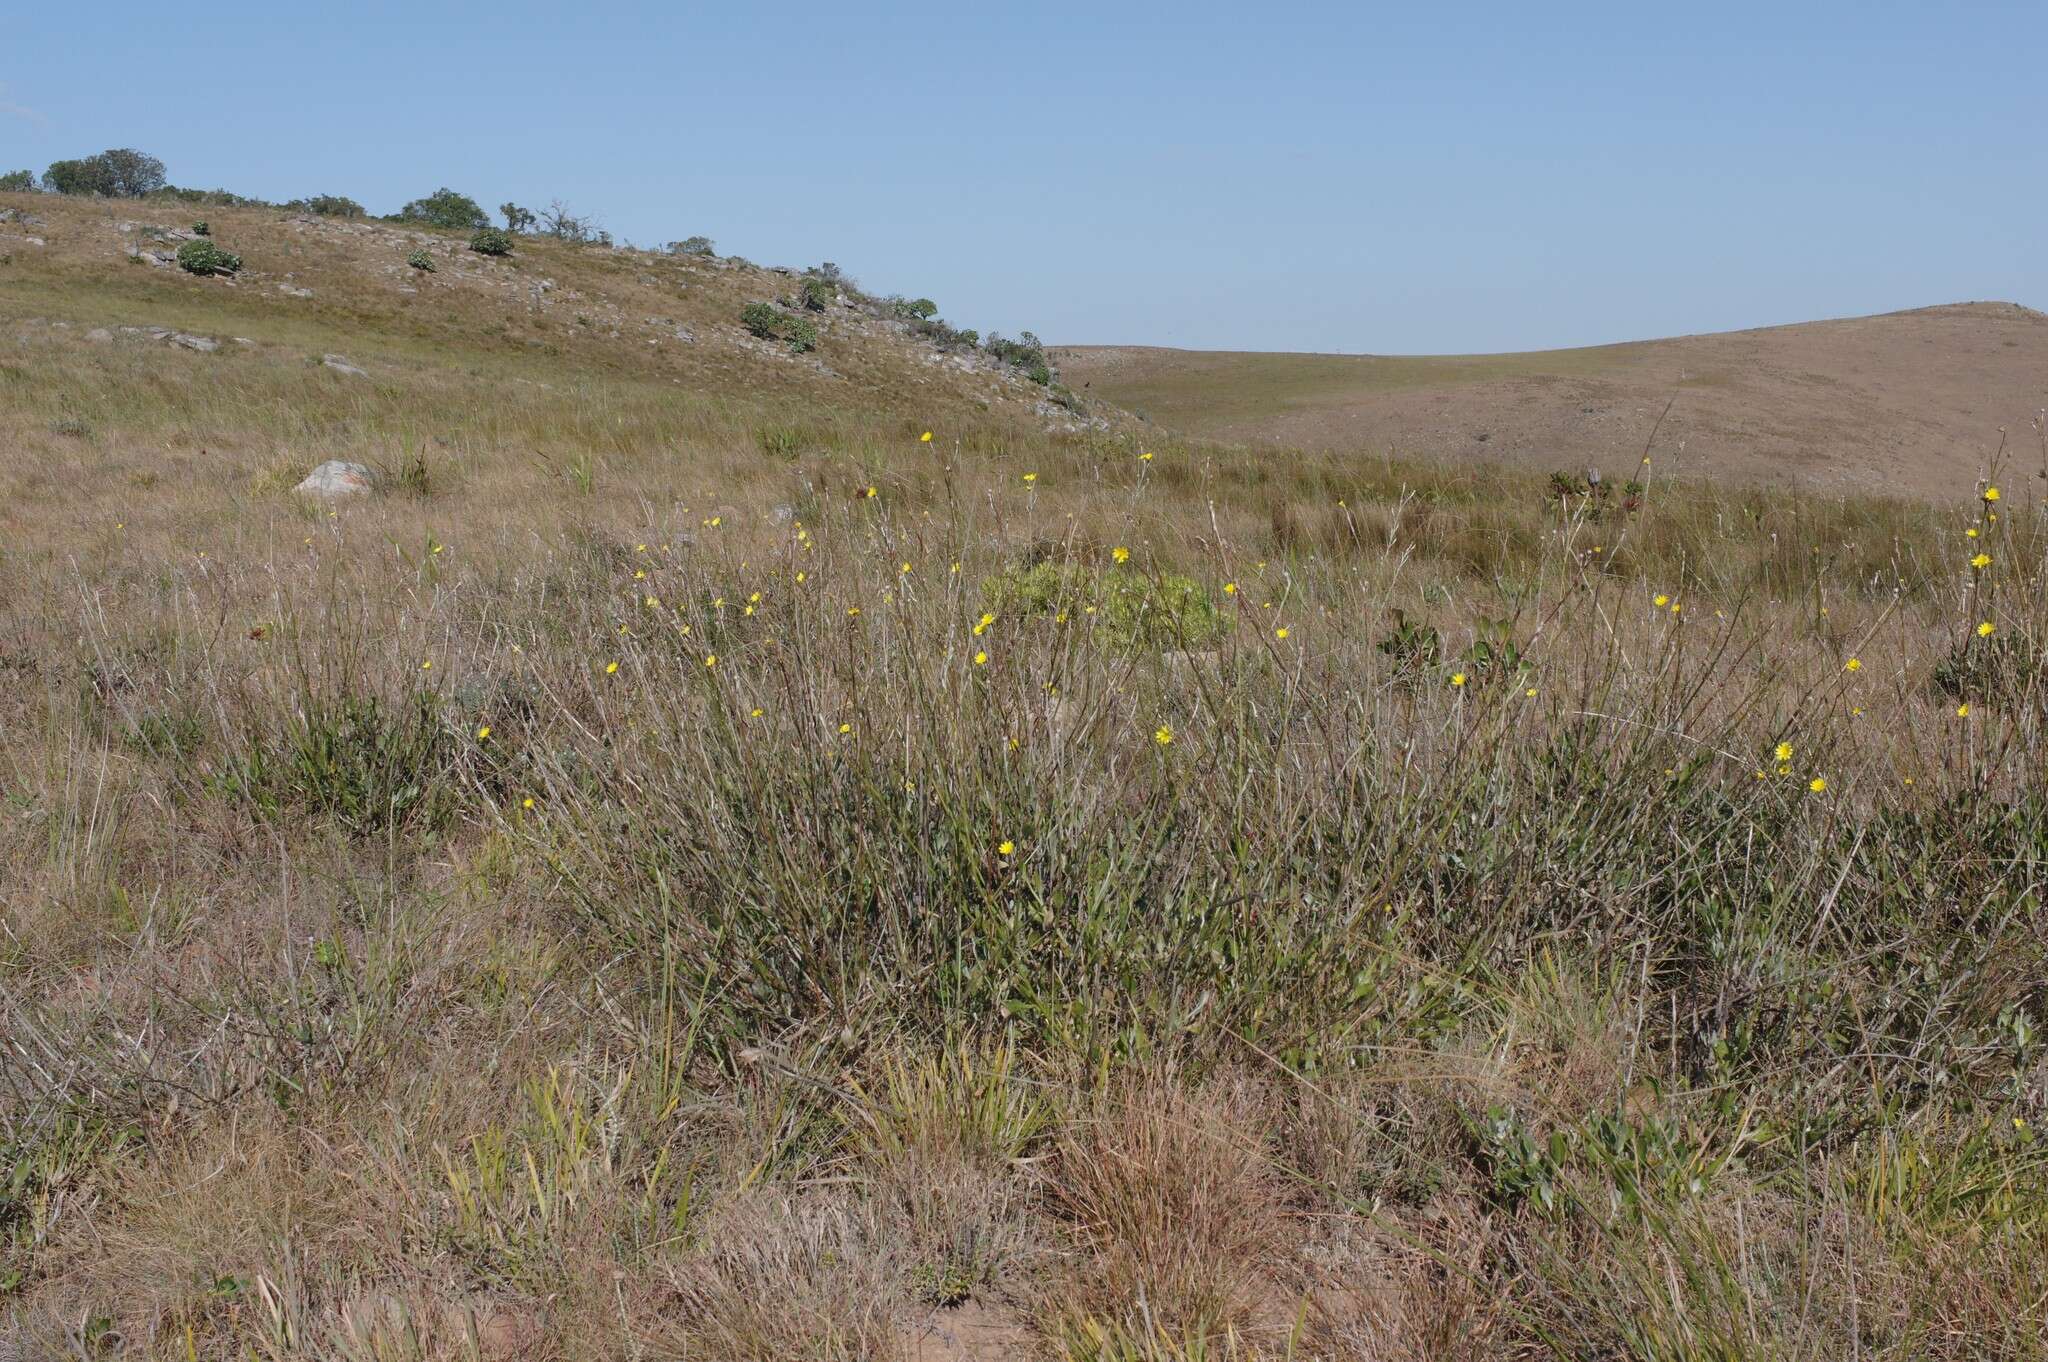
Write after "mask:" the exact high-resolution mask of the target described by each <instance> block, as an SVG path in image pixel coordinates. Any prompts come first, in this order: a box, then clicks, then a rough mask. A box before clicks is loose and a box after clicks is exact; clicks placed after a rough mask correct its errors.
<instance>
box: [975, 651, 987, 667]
mask: <svg viewBox="0 0 2048 1362" xmlns="http://www.w3.org/2000/svg"><path fill="white" fill-rule="evenodd" d="M974 665H975V666H977V667H986V666H987V665H988V654H987V653H976V654H975V655H974Z"/></svg>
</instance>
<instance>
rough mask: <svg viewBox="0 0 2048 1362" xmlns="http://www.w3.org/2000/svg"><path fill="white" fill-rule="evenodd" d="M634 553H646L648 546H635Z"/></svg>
mask: <svg viewBox="0 0 2048 1362" xmlns="http://www.w3.org/2000/svg"><path fill="white" fill-rule="evenodd" d="M633 552H635V553H645V552H647V546H646V545H645V544H635V545H634V546H633Z"/></svg>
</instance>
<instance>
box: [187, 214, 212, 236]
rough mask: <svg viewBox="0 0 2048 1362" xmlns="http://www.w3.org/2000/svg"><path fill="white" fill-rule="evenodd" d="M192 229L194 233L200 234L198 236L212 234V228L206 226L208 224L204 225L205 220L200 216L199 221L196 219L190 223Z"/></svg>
mask: <svg viewBox="0 0 2048 1362" xmlns="http://www.w3.org/2000/svg"><path fill="white" fill-rule="evenodd" d="M192 230H193V231H194V232H196V233H197V234H198V235H200V236H212V235H213V229H212V228H211V227H208V226H207V225H206V220H205V219H204V218H201V219H200V220H199V221H197V222H195V223H193V224H192Z"/></svg>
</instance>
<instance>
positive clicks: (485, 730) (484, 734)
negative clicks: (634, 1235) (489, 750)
mask: <svg viewBox="0 0 2048 1362" xmlns="http://www.w3.org/2000/svg"><path fill="white" fill-rule="evenodd" d="M490 736H491V726H490V725H489V724H478V725H477V729H476V740H477V741H478V742H482V741H483V740H484V739H485V738H488V737H490Z"/></svg>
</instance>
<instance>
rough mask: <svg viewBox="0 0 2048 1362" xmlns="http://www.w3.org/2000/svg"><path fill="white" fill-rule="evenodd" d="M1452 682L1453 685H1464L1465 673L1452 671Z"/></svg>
mask: <svg viewBox="0 0 2048 1362" xmlns="http://www.w3.org/2000/svg"><path fill="white" fill-rule="evenodd" d="M1451 684H1452V685H1454V686H1462V685H1464V684H1465V673H1463V672H1452V673H1451Z"/></svg>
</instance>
